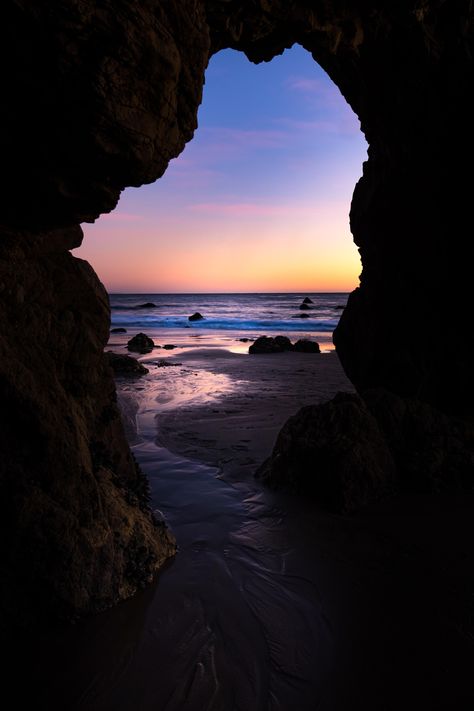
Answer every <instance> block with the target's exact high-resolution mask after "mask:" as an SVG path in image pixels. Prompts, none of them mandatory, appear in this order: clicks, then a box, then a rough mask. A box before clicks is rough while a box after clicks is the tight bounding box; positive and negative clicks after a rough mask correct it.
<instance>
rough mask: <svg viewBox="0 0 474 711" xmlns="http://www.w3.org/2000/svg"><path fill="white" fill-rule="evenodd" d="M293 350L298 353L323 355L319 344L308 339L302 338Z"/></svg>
mask: <svg viewBox="0 0 474 711" xmlns="http://www.w3.org/2000/svg"><path fill="white" fill-rule="evenodd" d="M293 350H294V351H296V352H297V353H321V349H320V347H319V343H316V341H310V340H309V339H307V338H301V339H300V340H299V341H296V343H295V345H294V346H293Z"/></svg>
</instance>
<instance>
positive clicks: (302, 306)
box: [300, 302, 311, 311]
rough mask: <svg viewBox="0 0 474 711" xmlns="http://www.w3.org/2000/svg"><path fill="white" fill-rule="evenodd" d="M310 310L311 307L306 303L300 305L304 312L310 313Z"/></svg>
mask: <svg viewBox="0 0 474 711" xmlns="http://www.w3.org/2000/svg"><path fill="white" fill-rule="evenodd" d="M310 308H311V306H308V304H305V303H304V302H303V303H302V304H300V309H301V310H302V311H309V310H310Z"/></svg>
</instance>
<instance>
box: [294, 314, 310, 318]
mask: <svg viewBox="0 0 474 711" xmlns="http://www.w3.org/2000/svg"><path fill="white" fill-rule="evenodd" d="M291 318H311V316H310V315H309V314H295V315H294V316H292V317H291Z"/></svg>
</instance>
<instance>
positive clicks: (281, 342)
mask: <svg viewBox="0 0 474 711" xmlns="http://www.w3.org/2000/svg"><path fill="white" fill-rule="evenodd" d="M275 343H276V344H277V346H280V348H281V350H282V351H292V350H293V345H292V343H291V341H290V339H289V338H287V337H286V336H275Z"/></svg>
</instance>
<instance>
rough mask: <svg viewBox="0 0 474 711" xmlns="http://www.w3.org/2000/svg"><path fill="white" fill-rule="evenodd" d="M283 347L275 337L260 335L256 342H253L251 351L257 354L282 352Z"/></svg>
mask: <svg viewBox="0 0 474 711" xmlns="http://www.w3.org/2000/svg"><path fill="white" fill-rule="evenodd" d="M281 352H282V349H281V347H280V346H279V345H278V343H275V339H274V338H269V337H268V336H260V337H259V338H257V340H256V341H255V343H252V345H251V346H250V348H249V353H251V354H255V353H281Z"/></svg>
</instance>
